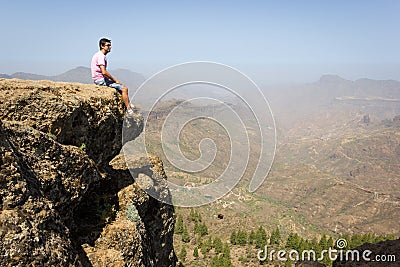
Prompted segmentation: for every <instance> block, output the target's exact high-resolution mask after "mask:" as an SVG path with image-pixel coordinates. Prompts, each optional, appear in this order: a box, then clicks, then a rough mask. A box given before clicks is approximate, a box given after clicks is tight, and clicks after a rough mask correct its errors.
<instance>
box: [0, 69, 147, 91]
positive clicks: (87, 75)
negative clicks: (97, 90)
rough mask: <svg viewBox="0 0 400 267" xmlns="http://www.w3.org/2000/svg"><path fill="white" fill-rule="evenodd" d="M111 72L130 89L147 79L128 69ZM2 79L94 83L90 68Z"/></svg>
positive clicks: (17, 75)
mask: <svg viewBox="0 0 400 267" xmlns="http://www.w3.org/2000/svg"><path fill="white" fill-rule="evenodd" d="M110 72H111V73H112V75H113V76H115V77H117V78H118V80H120V81H121V82H122V83H124V84H125V85H126V86H128V87H129V88H137V87H139V86H140V85H141V84H142V83H143V82H144V81H145V79H146V78H145V77H144V76H143V75H142V74H140V73H137V72H133V71H130V70H126V69H117V70H111V71H110ZM0 78H6V79H12V78H17V79H23V80H50V81H55V82H78V83H86V84H91V83H93V80H92V75H91V72H90V68H87V67H77V68H74V69H71V70H68V71H66V72H64V73H61V74H59V75H55V76H46V75H38V74H32V73H25V72H16V73H14V74H12V75H7V74H0Z"/></svg>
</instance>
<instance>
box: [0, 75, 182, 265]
mask: <svg viewBox="0 0 400 267" xmlns="http://www.w3.org/2000/svg"><path fill="white" fill-rule="evenodd" d="M0 99H1V101H0V119H1V121H0V166H1V167H0V168H1V169H0V238H1V240H2V242H1V243H0V266H175V262H176V257H175V254H174V250H173V246H172V235H173V226H174V209H173V207H172V206H169V205H166V204H163V203H161V202H159V201H157V200H155V199H153V198H151V197H149V196H148V195H147V194H146V193H144V191H143V190H142V189H140V187H139V186H138V185H137V183H136V182H135V179H140V178H141V177H143V176H145V177H147V178H149V179H150V180H152V181H153V183H154V184H157V185H159V186H158V187H155V188H157V189H156V190H159V191H160V194H162V195H163V196H164V197H170V196H169V191H168V189H167V187H166V183H165V179H166V177H165V173H164V172H163V169H162V163H161V162H160V161H159V160H158V158H157V157H150V158H147V157H146V156H143V155H142V156H140V155H132V156H130V157H129V158H130V160H133V161H134V162H135V164H136V165H135V164H134V165H129V166H130V167H131V168H132V166H133V169H131V172H132V174H133V175H131V173H130V172H129V170H128V168H127V167H126V164H125V160H124V156H121V155H120V156H117V157H116V158H115V159H114V160H113V161H112V164H111V165H109V162H110V160H111V159H113V158H114V157H115V156H116V155H118V154H119V152H120V150H121V147H122V141H121V140H122V138H121V135H122V124H123V121H124V119H125V120H129V123H128V124H127V125H129V129H127V130H126V131H125V134H126V133H128V135H129V136H130V137H131V138H135V137H137V136H138V135H139V134H140V133H141V131H142V129H143V119H142V118H141V116H140V114H136V115H135V116H132V117H130V118H126V117H124V108H123V105H122V103H121V99H120V96H119V94H118V93H117V92H116V91H115V90H113V89H110V88H106V87H98V86H95V85H82V84H74V83H55V82H49V81H21V80H16V79H12V80H4V79H0ZM126 136H127V135H125V136H124V138H126ZM132 210H137V211H138V216H137V217H135V216H133V215H132V214H131V213H132ZM129 211H130V212H131V213H129Z"/></svg>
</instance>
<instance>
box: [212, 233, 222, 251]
mask: <svg viewBox="0 0 400 267" xmlns="http://www.w3.org/2000/svg"><path fill="white" fill-rule="evenodd" d="M213 247H214V250H215V254H217V255H218V254H219V253H221V252H222V248H223V243H222V241H221V238H219V237H216V238H214V242H213Z"/></svg>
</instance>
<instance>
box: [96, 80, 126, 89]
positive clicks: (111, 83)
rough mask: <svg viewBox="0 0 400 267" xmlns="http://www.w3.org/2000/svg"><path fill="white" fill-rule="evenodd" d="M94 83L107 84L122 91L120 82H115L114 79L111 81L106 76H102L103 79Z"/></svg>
mask: <svg viewBox="0 0 400 267" xmlns="http://www.w3.org/2000/svg"><path fill="white" fill-rule="evenodd" d="M94 83H95V84H97V85H102V86H108V87H111V88H114V89H117V90H118V91H122V87H123V85H122V84H119V83H115V82H114V81H112V80H110V79H108V78H104V79H101V80H98V81H95V82H94Z"/></svg>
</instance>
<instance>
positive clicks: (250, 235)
mask: <svg viewBox="0 0 400 267" xmlns="http://www.w3.org/2000/svg"><path fill="white" fill-rule="evenodd" d="M255 240H256V233H255V232H254V231H253V230H251V231H250V234H249V244H250V245H253V243H254V242H255Z"/></svg>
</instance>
